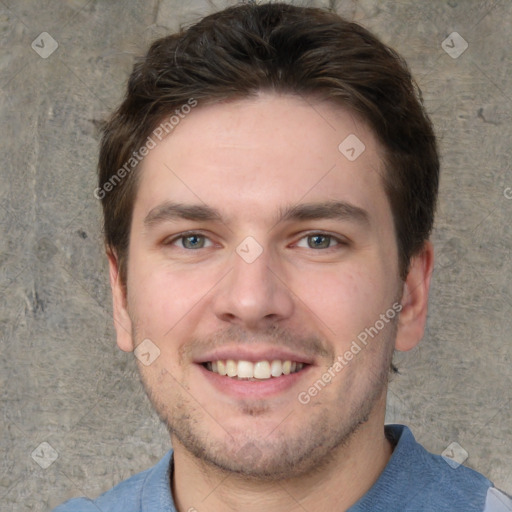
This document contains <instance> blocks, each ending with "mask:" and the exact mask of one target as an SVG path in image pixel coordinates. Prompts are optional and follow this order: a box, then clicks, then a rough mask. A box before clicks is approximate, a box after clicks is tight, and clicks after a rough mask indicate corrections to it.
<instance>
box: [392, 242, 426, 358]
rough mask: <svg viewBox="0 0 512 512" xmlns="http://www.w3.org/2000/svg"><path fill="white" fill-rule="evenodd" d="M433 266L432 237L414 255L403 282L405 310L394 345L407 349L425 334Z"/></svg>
mask: <svg viewBox="0 0 512 512" xmlns="http://www.w3.org/2000/svg"><path fill="white" fill-rule="evenodd" d="M433 269H434V249H433V246H432V243H431V242H430V241H427V242H425V244H424V246H423V249H422V250H421V252H419V253H418V254H417V255H415V256H413V257H412V258H411V263H410V267H409V273H408V274H407V278H406V280H405V283H404V285H403V286H404V288H403V294H402V311H401V312H400V316H399V320H398V331H397V336H396V342H395V349H396V350H400V351H407V350H411V349H412V348H414V347H415V346H416V345H417V344H418V343H419V342H420V340H421V339H422V338H423V334H424V332H425V324H426V321H427V309H428V293H429V289H430V278H431V276H432V270H433Z"/></svg>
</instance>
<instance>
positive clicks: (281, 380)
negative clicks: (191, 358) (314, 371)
mask: <svg viewBox="0 0 512 512" xmlns="http://www.w3.org/2000/svg"><path fill="white" fill-rule="evenodd" d="M197 366H198V368H199V370H200V371H201V372H202V373H203V375H204V376H205V378H206V379H207V380H208V381H209V382H210V383H211V384H212V386H213V387H215V388H216V389H218V390H219V391H220V392H222V393H225V394H229V395H232V396H233V397H235V398H268V397H271V396H274V395H277V394H279V393H283V392H285V391H288V390H289V389H290V388H292V387H293V386H295V385H296V384H297V383H298V382H299V381H300V380H301V379H302V378H303V377H304V376H305V375H306V374H308V373H309V370H310V369H311V367H312V365H307V366H305V367H304V368H303V369H302V370H300V371H299V372H295V373H290V374H289V375H281V376H280V377H271V378H270V379H262V380H259V381H258V380H238V379H236V378H231V377H226V376H224V375H219V374H218V373H214V372H211V371H210V370H207V369H206V368H205V367H204V366H203V365H201V364H198V365H197Z"/></svg>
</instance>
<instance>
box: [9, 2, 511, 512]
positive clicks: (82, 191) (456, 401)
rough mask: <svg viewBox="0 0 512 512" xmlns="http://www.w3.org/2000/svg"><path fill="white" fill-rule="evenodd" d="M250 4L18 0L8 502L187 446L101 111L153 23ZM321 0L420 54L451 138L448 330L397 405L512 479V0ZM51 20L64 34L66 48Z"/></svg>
mask: <svg viewBox="0 0 512 512" xmlns="http://www.w3.org/2000/svg"><path fill="white" fill-rule="evenodd" d="M234 3H235V2H233V1H226V2H221V1H217V2H213V1H212V2H206V1H190V2H183V3H180V2H178V1H173V0H162V1H160V2H158V1H155V0H152V1H148V2H136V1H134V0H125V1H122V2H114V1H108V0H92V1H88V0H67V1H65V0H61V1H57V0H55V1H52V0H46V1H44V2H43V1H37V2H36V1H35V0H34V1H29V0H1V1H0V30H1V32H0V37H1V44H2V53H1V57H0V73H1V74H0V109H1V113H2V137H1V139H0V144H1V146H2V150H3V151H2V154H3V155H4V157H3V158H2V165H1V166H0V177H1V187H0V300H1V304H0V326H1V345H0V350H1V352H0V354H1V358H0V365H1V373H0V383H1V390H2V414H1V416H0V443H1V448H2V457H1V461H0V464H1V470H0V503H1V505H0V508H1V510H5V511H7V510H16V511H24V510H34V511H42V510H47V509H48V508H52V507H53V506H55V505H57V504H58V503H60V502H62V501H64V500H65V499H67V498H70V497H72V496H77V495H88V496H96V495H97V494H99V493H100V492H102V491H104V490H106V489H107V488H110V487H111V486H112V485H114V484H115V483H117V482H119V481H120V480H122V479H124V478H126V477H128V476H129V475H130V474H132V473H135V472H137V471H139V470H142V469H144V468H146V467H148V466H150V465H152V464H153V463H155V462H156V461H157V460H158V459H159V458H160V456H161V455H162V454H163V453H164V452H165V451H166V450H167V449H168V447H169V440H168V436H167V433H166V431H165V429H164V427H163V426H162V425H160V424H159V421H158V419H157V418H156V416H155V414H154V413H153V412H152V411H151V409H150V407H149V405H148V402H147V400H146V398H145V396H144V394H143V391H142V389H141V386H140V384H139V381H138V377H137V374H136V371H135V365H134V361H133V356H132V355H131V354H125V353H122V352H120V351H119V350H117V348H116V346H115V340H114V331H113V327H112V321H111V300H110V294H109V293H110V292H109V289H108V280H107V279H108V278H107V272H106V261H105V258H104V257H103V251H102V248H101V231H100V223H99V213H100V212H99V204H98V202H97V200H96V199H95V198H94V196H93V190H94V188H95V161H96V155H97V132H96V126H95V124H96V120H98V119H101V118H102V117H104V116H105V115H106V114H107V113H108V112H109V111H110V110H111V109H112V108H113V107H114V106H115V105H116V104H117V102H118V101H119V99H120V97H121V94H122V93H123V85H124V82H125V80H126V78H127V74H128V73H129V71H130V69H131V65H132V63H133V59H134V56H135V55H138V54H140V53H141V52H142V51H143V49H144V48H145V47H146V46H147V44H148V42H149V41H151V40H152V39H153V38H155V37H156V36H159V35H163V34H166V33H167V32H168V31H169V30H173V29H175V28H177V27H178V25H179V24H180V23H181V22H188V21H192V20H194V19H197V17H198V16H199V15H200V14H201V13H206V12H210V11H212V10H216V9H218V8H221V7H223V6H225V5H232V4H234ZM297 3H298V2H297ZM302 4H305V2H302ZM309 4H315V5H329V4H331V5H333V6H335V7H336V9H337V10H338V12H340V13H342V14H344V15H346V16H348V17H350V18H353V19H355V20H357V21H359V22H361V23H362V24H364V25H365V26H367V27H368V28H370V29H372V30H374V31H375V32H376V33H377V34H378V35H379V36H380V37H381V38H382V39H383V40H384V41H385V42H387V43H389V44H391V45H392V46H394V47H395V48H396V49H397V50H399V51H400V52H401V53H402V54H403V55H404V56H405V57H406V58H407V59H408V61H409V63H410V65H411V67H412V70H413V72H414V74H415V75H416V77H417V80H418V83H419V85H420V86H421V88H422V89H423V91H424V96H425V101H426V105H427V107H428V111H429V112H430V113H431V115H432V118H433V120H434V123H435V125H436V129H437V133H438V134H439V137H440V141H441V150H442V157H443V161H442V164H443V165H442V170H443V175H442V182H441V202H440V208H439V213H438V218H437V225H436V230H435V234H434V241H435V243H436V249H437V258H438V259H437V264H436V273H435V278H434V282H433V289H432V295H431V307H430V318H429V326H428V332H427V334H426V337H425V339H424V341H423V342H422V344H421V345H420V347H419V348H418V349H416V350H414V351H412V352H409V353H407V354H400V355H399V357H398V358H397V361H398V363H399V366H400V367H401V376H399V377H398V378H396V379H395V380H394V382H393V383H392V385H391V390H390V394H389V408H388V421H390V422H391V421H392V422H404V423H406V424H408V425H410V426H411V427H412V429H413V432H414V433H415V434H416V436H417V438H418V439H419V440H420V441H421V442H422V443H423V444H424V445H425V446H426V447H427V448H428V449H430V450H431V451H433V452H437V453H441V452H442V451H443V450H444V449H445V448H446V447H447V446H448V445H449V444H450V443H451V442H452V441H456V442H458V443H459V444H460V445H462V446H463V448H464V449H465V450H466V451H467V452H468V454H469V458H468V459H467V461H466V464H467V465H469V466H471V467H475V468H478V469H479V470H480V471H481V472H483V473H485V474H486V475H487V476H489V477H490V478H491V479H492V480H494V481H495V483H496V484H497V485H498V486H499V487H502V488H503V489H505V490H507V491H508V492H512V413H511V404H512V394H511V390H512V366H511V363H512V344H511V342H510V341H511V337H512V315H511V310H512V282H511V277H510V276H511V275H512V254H511V250H512V230H511V222H510V221H511V219H512V170H511V163H510V162H511V151H512V150H511V145H510V139H511V134H512V130H511V122H510V121H511V117H512V79H511V76H512V60H511V53H510V41H511V35H512V26H511V22H512V2H510V1H509V0H501V1H491V0H488V1H481V0H468V1H464V0H458V1H457V0H449V1H441V0H434V1H429V2H426V1H425V2H423V1H414V0H402V1H391V0H386V1H380V2H379V1H376V0H361V1H355V0H354V1H352V0H340V1H331V2H327V1H325V2H322V1H317V2H309ZM454 31H456V32H458V33H459V34H460V36H462V37H463V39H464V40H465V41H466V42H467V44H468V48H467V49H466V51H465V52H464V53H462V54H461V55H459V56H458V57H457V58H452V56H450V55H449V54H448V53H447V52H446V51H444V50H443V48H442V46H441V44H442V42H443V40H445V39H446V38H447V36H449V34H451V33H452V32H454ZM42 32H47V33H49V34H50V35H51V37H52V38H53V39H54V40H55V41H57V43H58V48H57V49H56V50H55V52H54V53H52V54H51V55H47V53H49V51H50V50H51V49H52V46H51V44H52V41H51V40H50V39H49V38H48V36H39V34H41V33H42ZM41 37H43V38H44V40H43V42H41ZM33 41H34V44H33V47H31V44H32V42H33ZM447 44H448V48H447V49H448V50H449V51H450V52H452V54H453V52H459V51H460V50H462V49H463V46H462V44H463V42H462V41H458V40H457V39H453V36H452V37H451V38H448V40H447ZM449 47H453V48H449ZM37 52H39V53H40V54H42V56H40V55H39V54H38V53H37ZM453 56H456V55H453ZM43 57H46V58H43ZM509 187H510V188H509ZM507 195H508V196H509V197H510V198H509V199H507V197H506V196H507ZM41 443H48V444H49V445H46V444H43V445H41ZM55 457H57V459H56V460H54V461H53V459H54V458H55ZM52 461H53V462H52ZM41 465H43V466H45V465H46V466H48V467H47V468H46V469H44V468H43V467H41Z"/></svg>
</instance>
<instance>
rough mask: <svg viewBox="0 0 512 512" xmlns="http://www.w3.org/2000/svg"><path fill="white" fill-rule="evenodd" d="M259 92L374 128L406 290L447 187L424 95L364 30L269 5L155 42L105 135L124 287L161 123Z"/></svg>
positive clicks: (107, 201) (320, 13) (109, 229)
mask: <svg viewBox="0 0 512 512" xmlns="http://www.w3.org/2000/svg"><path fill="white" fill-rule="evenodd" d="M260 91H275V92H277V93H285V94H295V95H301V96H306V97H311V96H313V97H315V98H319V99H327V100H330V101H332V102H335V103H338V104H341V105H343V106H345V107H348V108H349V109H351V111H353V112H355V113H356V114H358V115H359V116H360V117H361V118H362V119H363V120H364V121H366V123H367V124H368V125H369V126H370V127H371V129H372V130H373V132H374V133H375V135H376V136H377V138H378V140H379V142H380V143H381V145H382V148H383V150H384V163H385V167H386V174H385V176H384V187H385V191H386V194H387V196H388V199H389V201H390V205H391V210H392V213H393V219H394V226H395V232H396V240H397V246H398V252H399V265H400V274H401V277H402V278H405V276H406V275H407V272H408V268H409V262H410V258H411V256H413V255H414V254H416V253H417V252H418V251H419V250H420V249H421V248H422V247H423V245H424V242H425V241H426V240H427V239H428V238H429V236H430V232H431V230H432V226H433V220H434V212H435V206H436V199H437V191H438V181H439V157H438V151H437V144H436V140H435V136H434V132H433V128H432V124H431V122H430V119H429V117H428V115H427V114H426V112H425V110H424V108H423V104H422V100H421V93H420V91H419V88H418V87H417V85H416V84H415V82H414V80H413V78H412V77H411V74H410V71H409V69H408V66H407V64H406V63H405V61H404V60H403V59H402V58H401V57H400V56H399V55H398V54H397V53H396V52H395V51H394V50H393V49H391V48H390V47H388V46H386V45H385V44H383V43H382V42H381V41H380V40H379V39H377V38H376V37H375V36H374V35H372V34H371V33H370V32H369V31H368V30H366V29H365V28H363V27H361V26H360V25H358V24H356V23H352V22H349V21H347V20H345V19H343V18H341V17H340V16H339V15H337V14H336V13H334V12H330V11H327V10H323V9H317V8H306V7H296V6H292V5H288V4H284V3H269V4H264V5H254V4H242V5H237V6H234V7H230V8H228V9H225V10H223V11H220V12H217V13H215V14H212V15H210V16H207V17H205V18H203V19H202V20H201V21H199V22H198V23H196V24H195V25H193V26H191V27H189V28H188V29H187V30H182V31H180V32H179V33H176V34H172V35H169V36H167V37H164V38H161V39H159V40H157V41H155V42H154V43H153V44H152V45H151V47H150V49H149V51H148V52H147V54H146V56H145V57H144V58H143V59H141V60H140V61H138V62H137V63H136V64H135V66H134V69H133V71H132V74H131V76H130V78H129V81H128V88H127V93H126V96H125V99H124V101H123V102H122V104H121V105H120V106H119V108H118V109H117V110H116V111H115V112H114V114H113V115H112V117H111V119H110V120H109V121H108V123H107V124H106V126H105V128H104V132H103V137H102V141H101V150H100V157H99V187H100V188H98V189H96V190H97V191H101V195H100V198H101V200H102V207H103V214H104V231H105V243H106V246H107V248H108V250H111V251H114V252H115V253H116V255H117V257H118V261H119V267H120V278H121V281H122V282H123V283H124V284H125V283H126V265H127V257H128V254H127V252H128V246H129V234H130V227H131V220H132V212H133V205H134V201H135V196H136V191H137V176H138V174H137V172H136V170H137V169H136V167H137V166H136V165H133V172H130V171H131V168H130V167H127V166H126V162H128V161H130V159H132V160H133V158H134V154H136V153H137V151H138V149H139V148H141V147H143V146H144V144H145V143H146V141H147V140H148V137H149V136H150V134H151V133H152V132H153V131H154V130H155V128H156V127H158V125H159V124H160V123H161V122H162V119H164V118H165V117H166V116H169V115H171V114H173V113H174V112H175V111H177V109H178V110H179V109H180V108H182V106H183V105H187V104H190V102H191V99H192V100H193V101H194V102H196V104H197V102H198V104H199V105H201V104H207V103H214V102H218V101H221V100H227V99H241V98H247V97H251V96H254V95H255V94H257V93H258V92H260ZM132 163H133V164H136V161H135V160H133V162H132ZM123 166H124V167H123ZM122 169H124V170H125V172H121V170H122ZM120 174H122V179H120ZM115 178H119V179H115ZM107 183H110V184H111V186H109V187H108V193H106V191H107V187H106V186H105V185H106V184H107ZM97 197H98V195H97Z"/></svg>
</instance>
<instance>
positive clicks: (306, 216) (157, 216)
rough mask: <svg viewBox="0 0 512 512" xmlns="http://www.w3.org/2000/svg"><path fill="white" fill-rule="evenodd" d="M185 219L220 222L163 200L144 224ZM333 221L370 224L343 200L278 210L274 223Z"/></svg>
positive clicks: (212, 212) (211, 213) (209, 211)
mask: <svg viewBox="0 0 512 512" xmlns="http://www.w3.org/2000/svg"><path fill="white" fill-rule="evenodd" d="M179 219H186V220H191V221H197V222H206V221H213V222H222V223H225V220H224V219H223V218H222V215H221V214H220V212H219V211H218V210H217V209H216V208H213V207H211V206H206V205H200V204H183V203H176V202H172V201H166V202H165V203H162V204H160V205H158V206H156V207H155V208H153V209H152V210H151V211H150V212H149V213H148V214H147V216H146V218H145V219H144V225H145V226H147V227H152V226H154V225H156V224H160V223H162V222H166V221H173V220H179ZM320 219H334V220H342V221H352V222H356V223H359V224H366V225H369V224H370V217H369V215H368V212H367V211H366V210H364V209H363V208H360V207H359V206H355V205H353V204H350V203H347V202H345V201H325V202H318V203H302V204H297V205H295V206H289V207H285V208H283V207H281V208H280V209H279V211H278V216H277V220H276V222H275V224H274V226H275V225H277V224H279V223H281V222H289V221H305V220H320Z"/></svg>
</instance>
